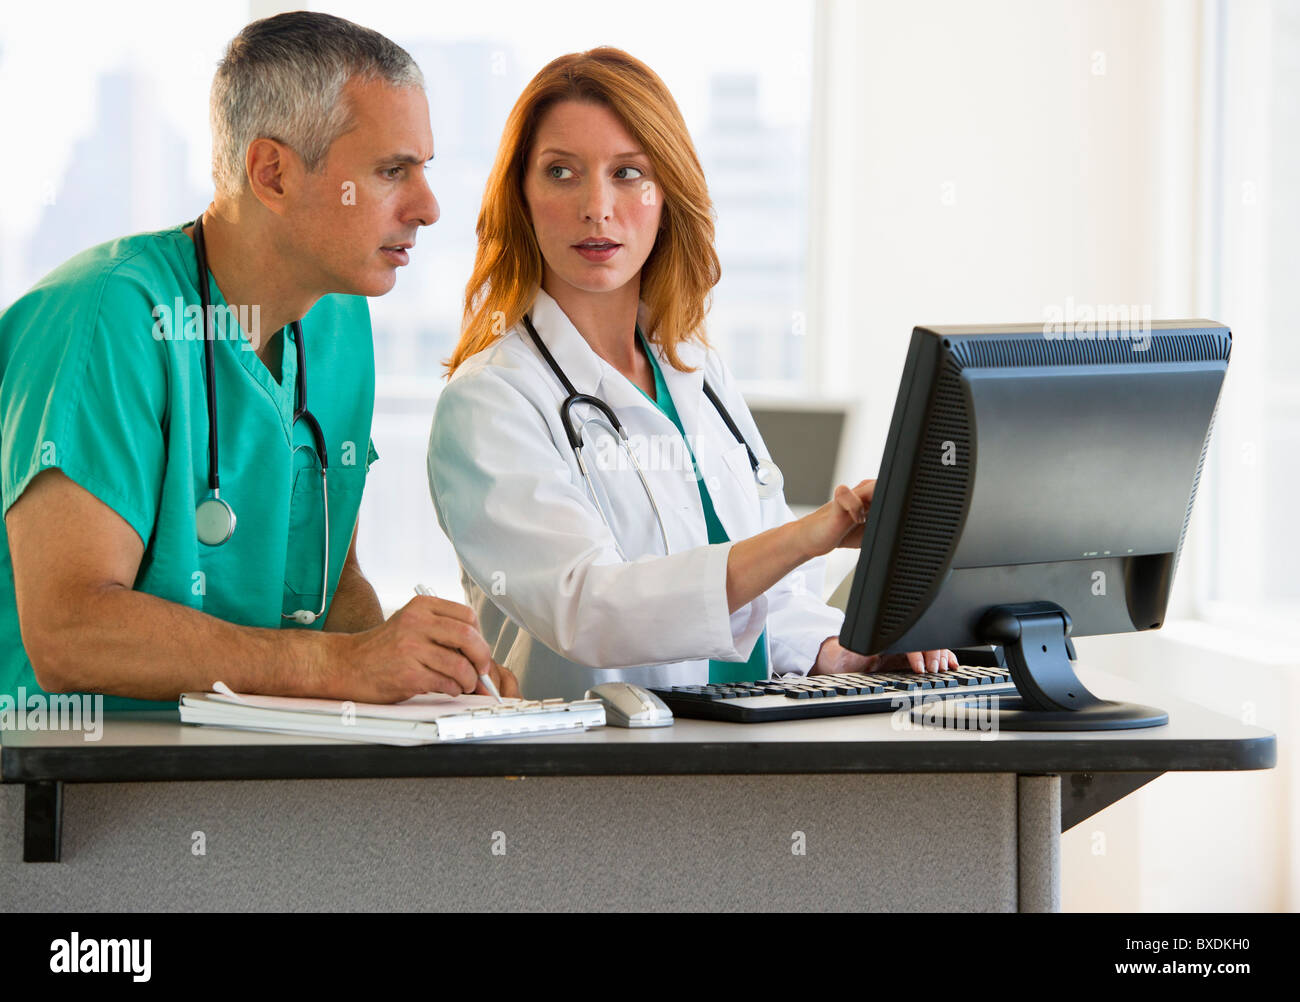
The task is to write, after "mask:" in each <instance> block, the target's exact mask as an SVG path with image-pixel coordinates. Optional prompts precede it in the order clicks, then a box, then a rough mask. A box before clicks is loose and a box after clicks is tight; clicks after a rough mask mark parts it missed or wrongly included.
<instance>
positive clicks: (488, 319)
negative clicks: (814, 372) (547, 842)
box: [428, 48, 956, 699]
mask: <svg viewBox="0 0 1300 1002" xmlns="http://www.w3.org/2000/svg"><path fill="white" fill-rule="evenodd" d="M478 236H479V247H478V254H477V260H476V263H475V269H474V274H473V277H472V278H471V280H470V282H469V285H468V288H467V290H466V309H465V327H464V331H463V333H462V336H461V340H460V342H459V344H458V345H457V347H456V351H455V352H454V354H453V355H452V358H451V360H450V362H449V363H448V367H449V369H450V370H451V378H450V381H449V382H448V384H447V386H446V388H445V389H444V390H443V391H442V394H441V396H440V399H439V401H438V406H437V411H436V414H435V416H434V422H433V430H432V434H431V436H430V441H429V453H428V470H429V486H430V491H431V493H432V496H433V502H434V507H435V509H436V511H437V515H438V520H439V522H440V524H441V525H442V528H443V530H444V531H445V532H446V533H447V535H448V537H449V538H450V539H451V541H452V544H453V545H454V547H455V549H456V553H457V556H458V558H459V560H460V565H461V571H462V579H463V583H464V587H465V591H466V596H467V599H468V601H469V603H470V605H472V606H473V608H474V609H475V611H476V613H477V615H478V618H479V625H480V628H481V629H482V632H483V636H484V637H485V638H486V640H487V642H488V644H489V645H490V646H491V647H492V648H493V658H494V659H495V660H496V661H498V662H499V663H501V664H503V665H504V666H505V667H507V668H509V669H510V670H511V671H513V672H514V673H515V675H516V676H518V679H519V685H520V688H521V691H522V692H523V694H524V695H525V696H527V697H530V698H541V697H551V696H563V697H566V698H570V699H573V698H578V697H580V696H581V695H582V694H583V692H584V691H585V690H586V689H587V688H588V687H590V686H593V685H597V684H599V683H601V682H607V681H615V680H622V681H630V682H635V683H637V684H639V685H645V686H664V685H688V684H700V683H703V682H707V681H741V680H755V679H759V678H766V677H768V676H769V675H780V674H789V673H795V674H806V673H810V672H813V673H835V672H844V671H866V670H886V669H899V668H906V667H907V666H908V665H910V666H911V667H912V669H913V670H916V671H926V670H930V671H941V670H945V669H947V668H948V667H955V666H956V658H955V657H954V656H953V654H952V653H951V652H950V651H928V652H923V653H921V652H918V653H914V654H909V655H895V656H892V657H889V658H886V659H884V663H881V661H880V659H878V658H875V657H870V658H868V657H863V656H861V655H857V654H854V653H852V652H849V651H846V650H844V649H843V648H842V647H840V645H839V642H838V640H837V639H836V638H837V637H838V634H839V631H840V626H841V624H842V620H843V614H842V613H840V612H838V611H837V610H834V609H832V608H830V607H829V606H827V605H826V604H825V603H824V602H822V601H821V600H820V597H819V596H820V594H821V589H822V566H821V565H822V561H821V560H820V559H819V558H820V557H821V556H822V555H824V554H825V553H827V552H829V551H830V550H831V549H832V548H833V547H835V546H857V545H859V544H860V541H861V535H862V523H863V522H864V521H865V520H866V510H867V505H868V504H870V501H871V496H872V492H873V489H874V485H875V482H874V481H863V482H862V483H861V484H859V485H858V486H857V487H855V488H852V489H850V488H848V487H843V486H841V487H838V488H836V491H835V496H834V499H833V500H832V501H831V502H830V503H828V504H827V505H825V506H823V507H822V508H820V509H818V510H817V511H816V512H814V513H812V514H811V515H808V516H807V517H805V518H803V519H800V520H797V521H795V520H794V519H793V517H792V515H791V513H790V510H789V508H788V507H787V505H786V503H785V499H784V496H783V495H782V493H781V492H780V490H779V489H775V490H774V488H776V487H777V486H778V485H775V484H772V485H771V486H768V487H760V485H759V483H758V480H759V476H756V471H755V469H754V466H753V461H751V455H750V450H752V452H753V459H754V460H767V458H768V453H767V450H766V447H765V446H764V444H763V440H762V436H761V435H759V433H758V429H757V427H755V425H754V421H753V419H752V417H751V416H750V413H749V409H748V408H747V407H746V406H745V402H744V400H743V399H742V397H741V395H740V393H739V392H738V390H737V389H736V385H735V382H734V380H733V379H732V377H731V374H730V372H729V371H728V370H727V367H726V366H725V365H724V364H723V362H722V360H721V358H719V357H718V355H717V354H716V352H714V351H713V350H712V349H710V348H709V346H708V343H707V341H706V339H705V336H704V316H705V313H706V311H707V297H708V295H709V292H710V290H711V289H712V288H713V286H714V285H715V284H716V283H717V281H718V277H719V273H720V271H719V263H718V258H717V254H716V252H715V251H714V247H713V221H712V208H711V204H710V202H709V197H708V190H707V187H706V185H705V181H704V176H703V173H702V171H701V170H700V166H699V161H698V158H697V157H696V154H695V151H694V148H693V146H692V144H691V140H690V136H689V133H688V132H687V130H686V127H685V124H684V122H683V121H682V118H681V113H680V112H679V111H678V109H677V105H676V103H675V102H674V101H673V98H672V96H671V95H670V94H669V92H668V90H667V88H666V87H665V86H664V85H663V83H662V81H660V80H659V78H658V77H657V76H656V75H655V74H654V73H653V72H652V71H651V70H650V69H649V68H648V67H646V66H645V65H644V64H643V63H641V62H639V61H638V60H636V59H634V58H633V57H631V56H629V55H628V54H626V53H624V52H621V51H620V50H617V49H609V48H603V49H594V50H592V51H590V52H586V53H579V54H574V55H569V56H563V57H561V58H559V59H557V60H555V61H553V62H552V63H550V64H549V65H548V66H547V67H546V68H545V69H543V70H542V71H541V72H540V73H539V74H538V75H537V77H536V78H534V80H533V81H532V82H531V83H530V84H529V85H528V87H527V88H526V89H525V91H524V93H523V95H522V96H521V97H520V98H519V101H518V103H517V104H516V105H515V108H514V110H513V111H512V113H511V115H510V118H509V120H508V122H507V124H506V129H505V134H504V136H503V139H502V144H501V148H500V150H499V152H498V155H497V160H496V164H495V166H494V168H493V171H492V175H491V177H490V178H489V180H488V184H487V190H486V193H485V196H484V202H483V207H482V211H481V213H480V216H479V221H478ZM548 355H549V359H548V357H547V356H548ZM566 383H567V385H566ZM706 384H707V386H708V387H711V388H712V390H713V391H714V393H715V394H716V396H717V398H718V401H719V403H721V405H722V406H721V407H716V406H715V405H714V404H713V403H712V402H711V401H710V399H709V397H708V396H707V395H706V392H705V387H706ZM573 393H577V394H582V395H586V397H587V398H588V399H587V400H583V401H580V402H575V403H574V404H573V405H572V406H571V407H570V408H567V409H566V410H565V411H564V413H562V404H563V403H564V402H565V400H566V398H568V397H569V396H570V395H571V394H573ZM590 398H595V399H597V400H599V401H602V402H603V403H604V404H605V405H607V406H608V407H609V408H610V409H611V411H612V413H613V415H614V416H615V417H616V419H617V420H618V421H620V422H621V424H622V427H623V429H624V431H625V433H626V435H627V440H628V441H627V448H623V447H622V446H621V444H620V439H619V438H618V436H617V435H615V434H614V432H613V430H612V428H611V426H610V423H609V421H608V418H607V416H606V415H604V414H602V413H601V411H600V409H599V408H598V407H597V405H595V404H593V403H591V402H589V400H590ZM724 411H725V412H726V414H725V416H724ZM728 417H729V418H730V420H731V422H732V423H733V424H734V426H735V430H734V431H733V430H732V429H731V428H729V427H728V423H727V418H728ZM566 421H567V423H568V425H569V428H568V429H566ZM574 432H579V433H580V436H581V445H582V458H583V462H582V463H580V461H579V458H578V454H577V452H576V451H575V449H574V448H573V443H574V442H575V441H577V439H576V437H575V436H574ZM736 432H738V433H739V437H738V436H737V434H736ZM742 439H743V441H742ZM629 450H630V451H631V452H632V453H633V454H634V455H635V458H636V460H637V462H633V461H632V458H631V457H630V456H629V455H628V451H629ZM584 465H585V475H584ZM638 466H639V467H640V469H638ZM762 472H764V473H765V472H766V470H765V469H764V470H763V471H762ZM643 478H644V481H643ZM647 488H648V491H647ZM652 499H653V501H652Z"/></svg>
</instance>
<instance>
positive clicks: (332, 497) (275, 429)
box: [0, 223, 378, 710]
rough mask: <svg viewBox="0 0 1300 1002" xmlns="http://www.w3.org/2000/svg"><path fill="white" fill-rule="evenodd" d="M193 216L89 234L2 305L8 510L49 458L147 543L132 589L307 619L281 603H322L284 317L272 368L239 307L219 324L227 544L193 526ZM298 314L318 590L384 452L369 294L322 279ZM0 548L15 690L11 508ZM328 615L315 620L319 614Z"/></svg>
mask: <svg viewBox="0 0 1300 1002" xmlns="http://www.w3.org/2000/svg"><path fill="white" fill-rule="evenodd" d="M189 225H190V223H183V224H180V225H178V226H174V227H172V228H171V229H167V230H161V231H158V232H153V233H141V234H136V235H133V236H129V237H124V238H122V239H120V240H114V241H110V242H109V243H105V244H101V245H100V246H98V247H92V248H91V249H89V250H87V251H84V252H82V253H81V254H78V255H77V256H76V257H73V258H72V259H71V260H69V261H67V262H65V263H64V264H62V265H60V266H59V267H58V268H56V269H55V270H54V271H52V272H51V273H50V274H49V275H47V276H45V278H43V279H42V280H41V281H40V282H38V283H37V284H36V285H35V286H34V287H33V288H32V289H31V290H30V291H29V292H28V293H26V294H25V295H24V296H22V298H20V299H18V300H17V301H16V302H15V303H13V305H11V306H10V307H9V308H8V309H6V310H5V311H4V312H3V313H0V493H2V500H3V512H2V513H0V514H8V511H9V508H10V506H11V505H13V504H14V502H15V501H17V500H18V498H19V496H20V495H21V494H22V492H23V490H24V489H26V487H27V485H28V484H29V483H30V482H31V480H32V478H34V477H35V476H36V475H37V474H39V473H41V472H42V471H43V470H46V469H50V468H53V467H57V468H58V469H60V470H61V471H62V472H63V473H64V474H65V475H66V476H68V477H69V478H70V479H72V480H73V481H75V482H76V483H77V484H79V485H80V486H81V487H83V488H84V489H86V490H87V491H89V492H90V493H91V494H93V495H95V496H96V497H97V498H98V499H99V500H100V501H102V502H103V503H104V504H106V505H108V507H110V508H112V509H113V510H114V511H115V512H117V514H118V515H120V516H121V517H122V518H123V519H124V520H125V521H126V522H127V523H128V524H129V525H130V526H131V528H132V529H134V530H135V532H136V534H137V535H138V536H139V537H140V539H141V541H142V542H143V543H144V547H145V549H144V555H143V558H142V560H141V562H140V569H139V572H138V574H137V577H136V581H135V590H137V591H142V592H148V593H149V594H151V595H157V596H158V597H160V598H164V599H167V600H168V601H170V602H176V603H179V604H181V605H186V606H189V607H190V608H192V609H198V610H201V611H202V612H205V613H208V614H209V615H212V616H216V617H217V618H219V619H223V620H226V621H228V622H231V623H237V624H240V625H244V626H257V627H267V628H270V629H284V628H288V629H303V628H304V627H301V626H299V625H298V624H296V623H293V622H291V621H287V620H283V619H281V614H282V613H284V614H291V613H293V612H294V611H295V610H297V609H310V610H311V611H312V612H315V611H317V610H318V609H319V608H320V601H321V594H320V590H321V576H322V566H321V564H322V559H323V555H324V554H323V550H324V525H323V522H324V516H323V514H322V511H321V484H320V466H319V460H318V459H317V458H316V455H315V449H314V448H313V447H312V445H311V443H312V437H311V433H310V432H309V431H308V429H307V427H306V425H305V423H304V422H301V421H300V422H298V425H297V426H296V427H294V426H293V409H294V383H295V377H296V375H297V369H298V363H297V351H296V347H295V344H294V341H293V333H292V331H291V330H290V329H289V328H287V327H286V328H284V329H283V330H282V331H281V332H280V333H279V335H278V336H279V337H280V338H281V341H282V345H281V347H282V350H281V352H280V356H281V364H280V370H281V371H280V373H279V377H280V378H279V379H278V380H277V379H276V378H275V376H274V375H272V373H271V371H270V370H268V368H267V366H266V365H265V364H264V363H263V362H262V361H261V359H260V358H258V356H257V354H256V352H255V351H254V350H253V348H252V345H251V344H250V343H249V339H248V337H247V336H246V335H245V333H244V330H243V329H242V327H240V325H239V323H238V322H237V321H232V322H228V323H220V322H219V323H216V324H213V325H212V329H213V333H214V334H215V335H216V337H214V341H215V344H214V348H215V354H216V367H215V371H216V385H217V422H218V431H219V446H220V462H221V466H220V476H221V496H222V498H223V499H224V500H226V501H227V502H228V503H229V504H230V505H231V506H232V507H233V508H234V510H235V515H236V518H237V522H236V526H235V532H234V535H233V536H231V538H230V539H229V540H228V541H227V542H226V543H225V544H224V545H222V546H216V547H210V546H205V545H203V544H201V543H200V542H199V541H198V538H197V536H196V532H195V525H194V512H195V508H196V507H197V505H198V504H199V502H201V501H202V500H203V498H204V497H205V496H206V494H207V484H208V414H207V402H206V401H207V397H206V393H205V376H204V365H203V342H202V333H201V330H202V328H201V323H202V310H201V307H200V306H199V292H198V276H197V266H196V264H195V259H194V244H193V242H192V241H191V240H190V238H189V237H188V236H186V234H185V233H184V232H183V230H184V228H185V227H186V226H189ZM210 294H211V298H212V303H213V306H214V307H215V308H225V307H226V301H225V298H224V297H223V295H222V293H221V290H220V289H219V288H218V287H217V283H216V280H215V279H213V280H212V281H211V282H210ZM187 308H188V309H187ZM214 315H215V311H214ZM228 315H229V314H226V316H228ZM246 315H247V314H246ZM302 329H303V337H304V340H305V342H306V360H307V377H308V378H307V403H308V406H309V409H310V410H311V412H312V414H313V415H314V416H315V417H316V419H317V420H318V421H319V422H320V425H321V428H322V430H323V432H324V437H325V448H326V449H327V451H328V458H329V520H330V525H329V533H330V537H329V539H330V566H329V572H328V579H329V580H328V595H327V596H326V598H327V600H328V599H330V598H332V597H333V593H334V589H335V588H336V587H337V584H338V579H339V573H340V571H341V570H342V567H343V562H344V560H345V558H346V556H347V552H348V547H349V543H350V542H351V539H352V533H353V529H354V528H355V526H356V521H357V512H358V509H359V507H360V504H361V494H362V488H363V487H364V485H365V480H366V473H367V471H368V470H369V469H370V464H371V463H372V462H373V461H374V460H375V459H376V458H378V457H377V455H376V453H375V451H374V447H373V445H372V443H371V441H370V423H371V417H372V415H373V412H374V391H375V370H374V348H373V344H372V341H371V331H370V312H369V307H368V304H367V302H366V300H365V299H364V298H363V297H358V296H341V295H330V296H324V297H322V298H321V299H320V300H318V301H317V302H316V304H315V305H314V306H313V307H312V309H311V310H310V311H309V312H308V314H307V315H306V316H305V317H304V318H303V319H302ZM222 334H224V337H222V336H221V335H222ZM262 336H263V337H265V336H267V332H265V331H263V332H262ZM273 354H274V347H273V348H272V355H273ZM297 446H305V448H296V447H297ZM0 561H2V564H0V694H6V693H7V694H9V695H10V696H11V697H14V698H15V700H16V699H17V696H18V689H19V688H20V687H22V688H23V689H25V691H26V693H27V694H31V693H40V692H42V690H41V688H40V686H39V685H37V683H36V678H35V675H34V674H33V672H32V666H31V662H30V661H29V660H28V658H27V656H26V653H25V652H24V650H23V646H22V640H21V636H20V633H19V626H18V612H17V608H16V606H15V602H14V576H13V564H12V562H11V559H10V554H9V545H8V535H7V533H6V531H5V528H4V526H3V524H0ZM326 612H327V613H328V606H327V609H326ZM324 618H325V617H324V616H322V617H319V618H318V619H317V621H316V622H315V624H313V626H312V627H307V628H309V629H320V628H321V627H322V626H323V624H324ZM214 681H215V679H214ZM169 707H170V708H174V707H175V703H172V702H154V701H146V700H135V699H125V698H121V697H112V696H109V697H105V700H104V708H105V709H106V710H107V709H162V708H169Z"/></svg>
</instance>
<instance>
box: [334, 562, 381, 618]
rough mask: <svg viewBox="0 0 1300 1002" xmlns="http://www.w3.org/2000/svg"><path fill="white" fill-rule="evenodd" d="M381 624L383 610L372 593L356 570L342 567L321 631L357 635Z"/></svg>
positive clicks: (359, 572)
mask: <svg viewBox="0 0 1300 1002" xmlns="http://www.w3.org/2000/svg"><path fill="white" fill-rule="evenodd" d="M383 622H384V609H383V606H382V605H380V604H379V596H378V595H376V594H375V589H374V588H373V587H372V586H371V584H370V582H369V581H367V580H366V576H365V575H364V574H362V573H361V569H360V568H359V567H354V566H353V565H351V564H344V566H343V573H342V574H340V575H339V585H338V587H337V588H336V589H334V599H333V600H332V601H331V602H330V611H329V614H328V615H327V616H326V617H325V629H326V630H328V631H329V632H331V633H361V632H362V631H363V630H373V629H374V628H375V627H376V626H382V625H383Z"/></svg>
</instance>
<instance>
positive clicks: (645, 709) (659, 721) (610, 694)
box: [586, 682, 673, 727]
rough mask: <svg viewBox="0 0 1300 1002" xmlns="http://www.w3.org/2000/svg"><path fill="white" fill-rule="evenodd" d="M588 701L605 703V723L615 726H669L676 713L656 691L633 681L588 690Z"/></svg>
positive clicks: (606, 683)
mask: <svg viewBox="0 0 1300 1002" xmlns="http://www.w3.org/2000/svg"><path fill="white" fill-rule="evenodd" d="M586 698H587V699H599V700H600V701H601V702H602V703H604V704H605V723H607V724H611V725H613V726H614V727H667V726H668V725H669V724H671V723H672V722H673V711H672V710H670V709H668V707H667V706H665V705H664V702H663V700H661V699H660V698H659V697H658V696H656V695H655V694H654V693H653V692H648V691H647V690H645V689H642V688H641V687H640V686H639V685H633V684H632V683H631V682H604V683H602V684H600V685H598V686H595V687H594V688H591V689H588V690H587V695H586Z"/></svg>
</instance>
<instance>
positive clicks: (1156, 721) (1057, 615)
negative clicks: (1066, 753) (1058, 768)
mask: <svg viewBox="0 0 1300 1002" xmlns="http://www.w3.org/2000/svg"><path fill="white" fill-rule="evenodd" d="M1071 625H1072V624H1071V622H1070V615H1069V613H1067V612H1066V611H1065V610H1064V609H1062V608H1061V607H1060V606H1059V605H1056V604H1055V603H1053V602H1025V603H1022V604H1019V605H1001V606H997V607H995V608H993V609H990V610H989V612H988V614H987V615H985V617H984V619H983V620H981V622H980V629H979V632H980V635H981V639H982V640H983V641H984V642H985V643H989V644H997V645H999V646H1000V647H1001V648H1002V651H1003V654H1004V657H1005V667H1007V668H1008V669H1009V670H1010V671H1011V679H1012V681H1014V682H1015V683H1016V688H1017V689H1018V690H1019V691H1020V695H1019V696H1011V697H998V696H983V697H976V699H974V700H969V701H965V700H951V701H950V700H947V699H945V700H944V701H943V703H944V704H945V705H944V707H943V709H945V710H946V709H947V705H946V704H948V703H949V702H954V703H962V704H964V705H965V707H966V713H965V714H964V715H963V714H962V713H956V714H955V715H954V713H951V712H948V713H942V712H936V711H937V710H939V709H940V707H938V706H936V705H931V706H929V707H927V706H921V707H916V708H914V709H913V710H912V713H911V716H912V720H913V721H915V722H916V723H920V724H931V725H934V724H940V723H945V726H954V727H968V726H969V724H967V723H963V722H961V721H962V720H963V717H966V718H968V717H970V716H973V715H976V714H978V715H980V716H985V715H988V716H989V717H990V719H989V723H990V724H991V728H992V729H994V730H998V729H1001V730H1006V731H1109V730H1123V729H1126V728H1134V727H1159V726H1160V725H1161V724H1167V723H1169V714H1167V713H1166V712H1165V711H1164V710H1159V709H1156V708H1155V707H1153V706H1141V705H1139V704H1137V703H1116V702H1111V701H1110V700H1106V699H1100V698H1098V697H1097V696H1095V695H1093V694H1092V693H1091V692H1090V691H1089V690H1088V688H1087V686H1085V685H1084V684H1083V683H1082V682H1081V681H1079V676H1077V675H1076V674H1075V673H1074V668H1073V666H1072V665H1071V664H1070V661H1071V659H1072V655H1073V654H1074V645H1073V644H1072V643H1071V642H1070V639H1069V633H1070V629H1071ZM930 702H931V703H933V701H930ZM952 709H953V710H956V709H957V707H955V706H954V707H953V708H952ZM954 720H955V721H957V722H954ZM981 729H982V725H981Z"/></svg>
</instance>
